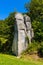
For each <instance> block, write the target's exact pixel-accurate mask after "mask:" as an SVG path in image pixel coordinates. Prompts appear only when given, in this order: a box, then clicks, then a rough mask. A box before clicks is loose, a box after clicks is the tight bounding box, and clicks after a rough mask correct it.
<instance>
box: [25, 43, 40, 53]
mask: <svg viewBox="0 0 43 65" xmlns="http://www.w3.org/2000/svg"><path fill="white" fill-rule="evenodd" d="M38 48H40V44H38V42H34V43H31V44H29V46H28V49H27V50H26V52H27V53H29V54H36V53H37V52H38Z"/></svg>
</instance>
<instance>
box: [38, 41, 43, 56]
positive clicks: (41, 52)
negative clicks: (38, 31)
mask: <svg viewBox="0 0 43 65" xmlns="http://www.w3.org/2000/svg"><path fill="white" fill-rule="evenodd" d="M38 54H39V56H40V57H43V42H42V43H41V44H40V48H39V49H38Z"/></svg>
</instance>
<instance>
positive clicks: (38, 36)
mask: <svg viewBox="0 0 43 65" xmlns="http://www.w3.org/2000/svg"><path fill="white" fill-rule="evenodd" d="M32 27H33V29H34V36H35V40H36V41H39V42H41V41H43V22H39V21H36V20H34V21H33V22H32Z"/></svg>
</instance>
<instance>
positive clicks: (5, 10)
mask: <svg viewBox="0 0 43 65" xmlns="http://www.w3.org/2000/svg"><path fill="white" fill-rule="evenodd" d="M27 2H30V0H0V20H2V19H5V18H7V17H8V15H9V14H10V13H11V12H14V11H17V12H21V13H22V12H26V9H25V3H27Z"/></svg>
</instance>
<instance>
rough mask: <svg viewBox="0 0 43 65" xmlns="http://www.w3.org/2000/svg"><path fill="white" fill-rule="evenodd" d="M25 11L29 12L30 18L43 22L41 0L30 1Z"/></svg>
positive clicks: (42, 3) (42, 4)
mask: <svg viewBox="0 0 43 65" xmlns="http://www.w3.org/2000/svg"><path fill="white" fill-rule="evenodd" d="M25 7H26V9H27V10H28V11H30V16H31V18H32V20H33V19H36V20H37V19H38V20H39V21H42V22H43V0H31V2H30V3H27V4H26V6H25Z"/></svg>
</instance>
